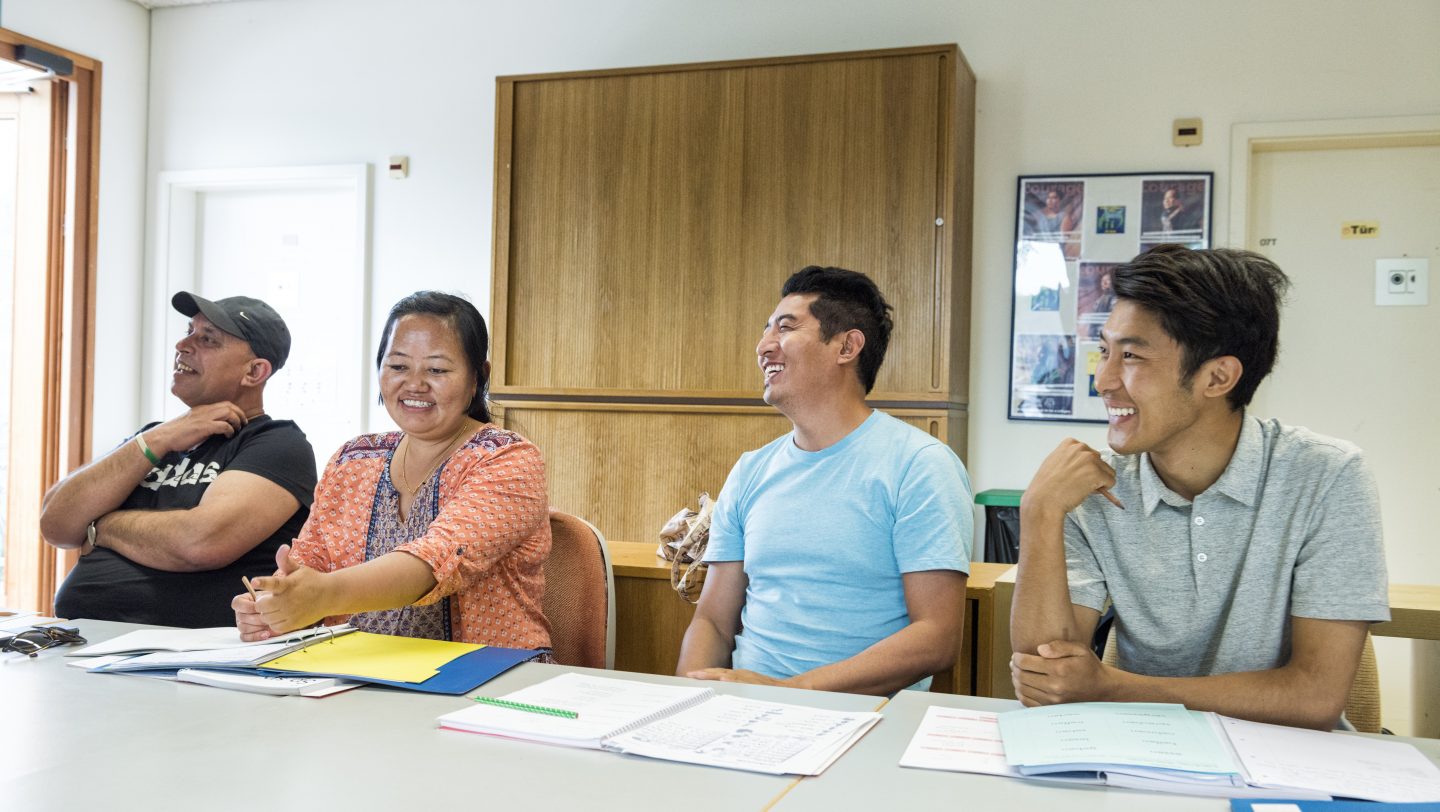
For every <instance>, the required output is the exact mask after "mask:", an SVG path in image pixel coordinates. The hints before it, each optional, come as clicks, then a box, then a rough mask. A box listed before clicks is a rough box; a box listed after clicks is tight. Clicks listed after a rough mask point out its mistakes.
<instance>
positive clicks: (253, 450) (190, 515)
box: [40, 292, 315, 627]
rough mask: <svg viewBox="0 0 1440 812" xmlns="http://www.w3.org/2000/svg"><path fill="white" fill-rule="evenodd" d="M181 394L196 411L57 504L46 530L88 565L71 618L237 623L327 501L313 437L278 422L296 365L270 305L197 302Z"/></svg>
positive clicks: (177, 373) (144, 438)
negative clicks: (247, 599) (272, 411)
mask: <svg viewBox="0 0 1440 812" xmlns="http://www.w3.org/2000/svg"><path fill="white" fill-rule="evenodd" d="M170 301H171V304H172V305H174V307H175V309H176V310H178V311H180V312H181V313H183V314H185V315H186V316H189V317H190V329H189V331H188V332H187V333H186V335H185V337H184V338H182V339H180V341H179V343H177V344H176V345H175V367H174V374H173V380H172V383H171V387H170V391H171V392H172V393H174V394H175V396H176V397H178V398H179V399H180V400H181V401H183V402H184V403H185V405H186V406H188V407H190V410H189V411H188V412H186V413H185V414H183V415H181V416H179V417H177V418H174V419H173V420H168V421H166V422H164V423H151V424H149V425H147V426H145V427H144V428H142V429H141V430H140V431H139V432H138V433H137V434H135V436H134V437H132V438H131V439H130V440H129V441H127V442H125V443H124V444H123V445H121V446H120V447H118V448H116V449H115V450H114V451H111V452H110V453H109V454H107V455H105V456H104V457H101V458H100V459H98V460H95V461H94V462H92V463H91V464H89V465H87V466H85V467H84V468H81V469H80V470H78V471H76V472H75V473H73V474H71V475H70V476H68V477H66V478H65V479H63V480H61V481H60V482H59V483H57V484H56V485H55V487H53V488H51V489H50V491H49V492H48V493H46V494H45V503H44V507H43V512H42V514H41V516H40V532H41V533H42V534H43V535H44V536H45V539H46V540H47V541H49V542H50V543H51V544H53V545H55V546H56V547H60V548H63V549H74V548H79V549H80V556H81V558H80V561H79V563H78V565H77V566H76V567H75V569H74V570H73V571H72V572H71V573H70V576H69V577H68V578H66V579H65V583H63V584H62V585H61V586H60V591H59V593H58V594H57V595H56V598H55V609H56V612H57V613H58V614H59V615H60V616H62V617H71V618H82V617H84V618H97V619H102V620H123V621H129V622H132V623H153V624H160V625H167V626H188V627H205V626H229V625H231V624H232V623H234V620H235V617H234V613H233V612H232V611H231V610H230V598H231V597H233V596H234V595H235V593H236V591H238V590H239V589H242V588H243V586H242V585H241V583H240V576H242V575H250V576H256V575H269V574H271V573H272V572H274V570H275V551H276V549H277V548H278V547H279V546H280V545H281V544H287V543H289V542H290V541H291V540H292V539H294V538H295V536H296V535H297V534H298V533H299V532H300V526H301V525H302V524H304V523H305V519H306V518H307V517H308V516H309V515H310V500H311V497H312V495H313V493H314V490H315V456H314V452H313V451H312V450H311V448H310V443H309V442H308V441H307V440H306V439H305V434H304V432H302V431H300V429H299V428H298V427H297V426H296V425H295V424H294V423H293V422H291V421H289V420H273V419H271V418H270V416H269V415H267V414H265V406H264V393H265V383H266V382H267V381H268V380H269V379H270V376H271V375H273V374H274V373H275V371H276V370H278V369H280V367H282V366H284V364H285V359H286V357H287V356H289V354H290V331H289V330H288V329H287V328H286V327H285V322H284V321H283V320H281V318H280V316H279V314H277V313H276V312H275V311H274V310H273V309H272V308H271V307H270V306H269V305H267V304H266V303H264V302H262V301H260V300H259V299H251V298H249V297H246V296H232V297H229V298H225V299H218V300H216V301H213V302H212V301H210V300H208V299H202V298H201V297H199V296H196V295H194V294H193V293H184V292H182V293H177V294H175V297H174V298H173V299H171V300H170Z"/></svg>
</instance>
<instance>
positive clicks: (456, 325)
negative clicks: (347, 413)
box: [375, 290, 490, 423]
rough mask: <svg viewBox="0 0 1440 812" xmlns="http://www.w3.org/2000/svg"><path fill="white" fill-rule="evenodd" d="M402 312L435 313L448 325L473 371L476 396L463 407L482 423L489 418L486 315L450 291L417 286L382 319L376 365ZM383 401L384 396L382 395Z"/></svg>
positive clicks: (381, 357)
mask: <svg viewBox="0 0 1440 812" xmlns="http://www.w3.org/2000/svg"><path fill="white" fill-rule="evenodd" d="M402 316H434V317H436V318H438V319H441V320H442V321H444V322H445V323H446V324H448V325H450V329H452V330H454V331H455V334H456V336H457V337H458V338H459V339H460V347H461V348H462V349H463V350H464V351H465V358H466V360H467V361H469V363H470V368H471V369H472V370H474V371H475V382H476V386H475V396H474V397H473V398H471V399H470V406H469V408H467V409H466V410H465V411H466V413H467V414H469V415H470V416H471V417H473V418H475V419H476V420H479V421H480V422H481V423H489V422H490V410H489V409H488V408H487V407H486V405H485V396H486V395H487V394H488V392H489V388H490V381H489V380H488V379H487V378H486V376H485V358H486V356H487V355H489V354H490V333H489V332H488V331H487V330H486V329H485V318H484V317H483V316H481V315H480V311H479V310H476V309H475V305H473V304H470V303H469V302H468V301H466V300H464V299H462V298H460V297H459V296H454V295H451V294H449V293H440V292H439V291H434V290H418V291H416V292H414V293H412V294H410V295H409V296H406V297H405V298H404V299H401V300H400V301H398V302H396V303H395V306H394V307H392V308H390V316H389V318H387V319H385V329H384V330H383V331H381V333H380V352H378V353H376V355H375V368H376V369H379V368H380V366H381V365H382V364H384V363H385V355H386V353H388V352H390V335H391V333H392V332H393V331H394V329H395V322H397V321H399V320H400V318H401V317H402ZM382 401H383V398H382Z"/></svg>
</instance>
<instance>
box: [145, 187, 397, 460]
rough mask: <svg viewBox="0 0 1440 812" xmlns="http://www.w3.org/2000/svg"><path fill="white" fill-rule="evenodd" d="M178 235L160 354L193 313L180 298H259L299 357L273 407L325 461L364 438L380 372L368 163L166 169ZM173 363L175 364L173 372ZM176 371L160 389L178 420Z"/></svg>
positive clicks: (172, 233)
mask: <svg viewBox="0 0 1440 812" xmlns="http://www.w3.org/2000/svg"><path fill="white" fill-rule="evenodd" d="M161 184H162V187H165V188H163V189H162V192H161V194H162V199H164V200H166V201H167V202H169V203H170V205H169V206H167V211H166V212H164V213H163V215H162V216H163V218H164V221H165V224H166V227H167V228H166V234H165V238H164V239H163V241H162V247H163V249H164V250H163V253H161V254H160V255H159V256H160V259H161V260H162V264H163V265H164V267H163V269H162V273H160V274H158V275H157V276H158V278H160V279H162V280H165V288H164V290H163V291H158V292H157V293H158V294H159V295H158V296H157V297H156V299H155V307H156V308H157V311H158V312H161V313H163V314H164V316H163V318H162V319H161V320H160V321H161V324H163V332H162V335H160V336H159V337H158V343H159V346H158V347H157V348H156V351H157V353H158V355H159V356H160V358H157V359H156V362H157V363H158V362H161V360H162V359H166V358H168V357H169V353H170V352H172V348H173V347H174V344H175V342H176V341H178V340H179V338H180V336H182V335H183V334H184V329H185V324H186V319H185V317H184V316H182V315H180V314H179V313H177V312H175V311H174V309H173V308H171V307H170V296H171V295H173V294H174V293H175V292H176V291H178V290H189V291H193V292H195V293H198V294H200V295H201V296H204V297H205V298H207V299H217V298H222V297H225V296H237V295H244V296H254V297H256V298H258V299H263V300H265V301H266V302H268V303H269V304H270V305H271V306H272V307H274V308H275V310H276V311H278V312H279V313H280V315H281V317H283V318H284V319H285V323H286V325H287V326H288V327H289V328H290V336H291V351H290V357H289V359H288V361H287V362H286V364H285V367H284V368H283V369H281V370H280V371H279V372H278V373H276V374H275V376H274V377H273V378H272V379H271V381H270V383H269V384H268V385H267V386H266V388H265V410H266V412H267V413H269V414H270V415H271V416H272V417H275V418H278V419H288V420H294V421H295V422H296V423H297V424H299V426H300V428H301V429H302V430H303V431H304V432H305V434H306V436H307V437H308V438H309V440H310V444H311V445H312V446H314V449H315V456H316V459H317V461H318V463H319V464H320V465H323V464H324V463H325V461H326V460H328V459H329V457H330V455H331V454H333V453H334V452H335V450H336V449H337V448H339V446H340V444H341V443H343V442H344V441H345V440H348V439H349V438H351V437H353V436H355V435H357V434H359V433H361V432H362V431H363V430H364V427H365V420H366V415H367V413H368V409H367V401H368V398H369V395H368V394H367V393H368V392H369V391H370V389H371V387H370V386H369V381H370V380H371V378H372V376H373V374H374V362H373V359H372V358H370V354H371V352H372V351H371V349H370V342H369V340H368V338H367V336H366V298H367V297H366V281H365V264H366V258H365V244H366V243H365V228H366V225H365V222H366V221H365V215H364V213H365V210H366V195H367V192H366V188H367V186H366V182H365V171H364V168H363V167H359V168H357V167H340V168H335V171H333V172H330V171H326V170H325V169H324V168H317V169H315V170H283V171H282V170H253V171H244V170H237V171H233V172H223V173H205V172H200V173H164V174H162V176H161ZM164 369H166V370H168V365H167V366H165V367H164ZM168 386H169V375H163V376H160V377H159V378H158V379H156V380H155V381H154V387H153V388H152V390H151V391H152V392H154V393H155V396H156V397H160V398H161V404H160V405H161V408H159V409H154V408H151V409H148V410H147V413H148V414H156V413H157V412H159V413H160V414H162V415H163V416H164V417H166V418H169V417H174V416H175V415H178V414H180V413H182V412H183V411H184V408H185V407H184V404H182V403H180V402H179V401H178V400H177V399H176V398H174V397H173V396H171V395H169V394H168Z"/></svg>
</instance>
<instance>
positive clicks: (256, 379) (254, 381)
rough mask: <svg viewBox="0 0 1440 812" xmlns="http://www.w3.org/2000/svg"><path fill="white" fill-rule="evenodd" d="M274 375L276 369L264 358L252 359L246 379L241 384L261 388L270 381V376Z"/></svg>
mask: <svg viewBox="0 0 1440 812" xmlns="http://www.w3.org/2000/svg"><path fill="white" fill-rule="evenodd" d="M274 374H275V367H273V366H271V364H270V362H269V361H267V360H265V359H264V358H252V359H250V366H249V367H248V368H247V369H246V370H245V378H244V380H243V381H241V382H242V383H244V384H245V385H246V386H259V385H261V384H263V383H265V382H266V381H268V380H270V376H271V375H274Z"/></svg>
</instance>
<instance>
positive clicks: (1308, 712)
mask: <svg viewBox="0 0 1440 812" xmlns="http://www.w3.org/2000/svg"><path fill="white" fill-rule="evenodd" d="M1115 675H1116V677H1117V679H1116V686H1117V687H1116V690H1115V691H1113V692H1112V698H1111V700H1110V701H1122V702H1175V703H1179V704H1182V705H1184V706H1185V707H1187V708H1190V709H1191V710H1205V711H1214V712H1216V713H1219V714H1223V715H1225V716H1233V717H1235V718H1237V719H1249V720H1251V721H1255V722H1269V723H1271V724H1277V725H1290V726H1293V727H1309V728H1315V729H1317V730H1334V729H1335V724H1336V722H1337V721H1339V719H1340V714H1341V712H1342V711H1344V710H1345V698H1346V697H1345V695H1344V694H1340V695H1338V696H1337V695H1335V692H1334V691H1333V690H1327V688H1326V686H1325V685H1324V684H1322V681H1321V680H1320V679H1318V678H1316V677H1315V676H1314V675H1311V674H1307V673H1306V672H1305V671H1304V670H1301V669H1297V668H1293V667H1291V666H1284V667H1281V668H1275V669H1271V670H1268V671H1241V672H1235V673H1231V674H1217V675H1215V676H1210V677H1147V676H1142V675H1140V674H1131V673H1128V672H1124V671H1118V670H1115Z"/></svg>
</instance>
